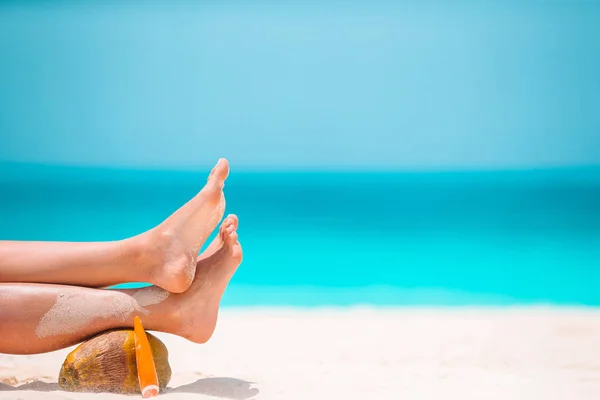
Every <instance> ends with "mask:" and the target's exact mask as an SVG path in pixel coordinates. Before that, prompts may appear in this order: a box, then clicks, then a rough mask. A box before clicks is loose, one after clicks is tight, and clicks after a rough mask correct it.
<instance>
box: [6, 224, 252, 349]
mask: <svg viewBox="0 0 600 400" xmlns="http://www.w3.org/2000/svg"><path fill="white" fill-rule="evenodd" d="M220 234H221V236H222V239H223V246H222V247H221V248H220V249H219V250H218V251H216V252H215V253H214V254H213V255H212V256H210V257H208V258H206V259H203V260H199V261H198V262H197V266H196V270H197V271H196V273H195V277H194V280H193V283H192V285H191V286H190V288H189V289H188V290H187V291H186V292H185V293H181V294H171V293H169V292H167V291H165V290H163V289H160V288H158V287H156V286H150V287H147V288H143V289H129V290H102V289H91V288H83V287H76V286H63V285H52V284H23V283H0V320H2V324H0V353H11V354H35V353H44V352H48V351H53V350H58V349H61V348H65V347H68V346H71V345H74V344H76V343H79V342H81V341H82V340H85V339H86V338H88V337H90V336H92V335H95V334H97V333H100V332H103V331H105V330H108V329H113V328H121V327H132V326H133V318H134V317H135V316H140V318H142V321H143V322H144V327H145V328H146V329H148V330H155V331H161V332H167V333H172V334H175V335H179V336H183V337H185V338H187V339H188V340H191V341H193V342H197V343H204V342H206V341H207V340H208V339H209V338H210V337H211V335H212V333H213V331H214V329H215V326H216V321H217V315H218V309H219V303H220V300H221V296H222V295H223V292H224V291H225V288H226V287H227V284H228V283H229V280H230V279H231V277H232V276H233V274H234V272H235V270H236V269H237V267H238V265H239V264H240V263H241V260H242V249H241V246H240V244H239V242H238V241H237V233H236V231H235V230H234V228H233V226H232V225H230V226H229V227H223V229H221V233H220Z"/></svg>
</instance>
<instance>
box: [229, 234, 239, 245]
mask: <svg viewBox="0 0 600 400" xmlns="http://www.w3.org/2000/svg"><path fill="white" fill-rule="evenodd" d="M227 240H228V242H229V244H234V243H236V242H237V241H238V234H237V232H236V231H232V232H231V233H229V236H228V237H227Z"/></svg>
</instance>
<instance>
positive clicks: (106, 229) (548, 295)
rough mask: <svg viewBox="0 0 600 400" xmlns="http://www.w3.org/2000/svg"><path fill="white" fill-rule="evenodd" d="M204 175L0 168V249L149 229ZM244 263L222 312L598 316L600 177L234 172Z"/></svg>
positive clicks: (592, 170)
mask: <svg viewBox="0 0 600 400" xmlns="http://www.w3.org/2000/svg"><path fill="white" fill-rule="evenodd" d="M206 174H207V171H193V172H178V171H148V170H117V169H97V168H75V167H49V166H39V165H19V164H5V165H0V239H11V240H54V241H98V240H114V239H120V238H125V237H128V236H130V235H134V234H137V233H140V232H142V231H144V230H147V229H149V228H151V227H153V226H154V225H156V224H158V223H159V222H160V221H161V220H163V219H164V218H166V217H167V216H168V215H169V214H170V213H171V212H173V211H174V210H176V209H177V208H178V207H179V206H180V205H181V204H183V203H184V202H185V201H187V200H188V199H189V198H190V197H191V196H193V195H194V194H195V193H196V192H197V191H198V190H199V189H200V188H201V186H202V185H203V184H204V182H205V180H206ZM225 195H226V198H227V212H228V213H236V214H237V215H238V216H239V218H240V227H239V234H240V240H241V243H242V246H243V249H244V254H245V255H244V262H243V264H242V266H241V267H240V269H239V270H238V272H237V273H236V275H235V276H234V277H233V279H232V281H231V284H230V286H229V288H228V289H227V291H226V293H225V296H224V298H223V305H224V306H254V305H293V306H329V305H332V306H333V305H342V306H343V305H354V304H370V305H378V306H383V305H441V306H446V305H447V306H452V305H512V304H559V305H590V306H598V305H600V167H589V168H587V167H586V168H570V169H551V170H531V171H487V172H486V171H474V172H419V173H417V172H413V173H391V172H390V173H354V172H346V173H333V172H307V173H300V172H288V173H284V172H267V173H258V172H239V171H235V170H234V171H233V172H232V174H231V176H230V178H229V180H228V181H227V184H226V187H225Z"/></svg>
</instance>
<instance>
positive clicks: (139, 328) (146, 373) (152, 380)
mask: <svg viewBox="0 0 600 400" xmlns="http://www.w3.org/2000/svg"><path fill="white" fill-rule="evenodd" d="M133 333H134V335H133V336H134V338H135V358H136V362H137V370H138V379H139V381H140V390H141V391H142V397H144V398H147V397H154V396H158V392H159V388H158V375H157V374H156V367H155V366H154V359H153V358H152V348H151V347H150V342H148V337H147V336H146V332H145V331H144V326H143V325H142V320H141V319H140V317H135V319H134V321H133Z"/></svg>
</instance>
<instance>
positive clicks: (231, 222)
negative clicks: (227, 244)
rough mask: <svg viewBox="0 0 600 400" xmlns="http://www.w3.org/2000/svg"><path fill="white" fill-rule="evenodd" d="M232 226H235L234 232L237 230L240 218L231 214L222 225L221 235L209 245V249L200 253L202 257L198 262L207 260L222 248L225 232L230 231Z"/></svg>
mask: <svg viewBox="0 0 600 400" xmlns="http://www.w3.org/2000/svg"><path fill="white" fill-rule="evenodd" d="M230 226H233V230H237V227H238V217H237V215H235V214H229V215H228V216H227V217H226V218H225V219H224V220H223V222H222V223H221V228H220V229H219V234H218V235H217V236H216V237H215V238H214V239H213V241H212V242H210V244H209V245H208V247H207V248H206V249H205V250H204V251H203V252H202V253H200V257H198V261H200V260H205V259H207V258H208V257H210V256H212V255H213V254H215V253H216V252H217V251H218V250H219V249H220V248H221V247H222V246H223V243H224V241H223V237H225V236H224V232H225V231H227V230H228V229H229V227H230Z"/></svg>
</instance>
